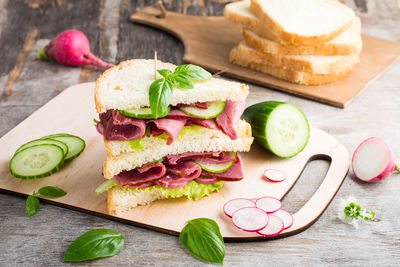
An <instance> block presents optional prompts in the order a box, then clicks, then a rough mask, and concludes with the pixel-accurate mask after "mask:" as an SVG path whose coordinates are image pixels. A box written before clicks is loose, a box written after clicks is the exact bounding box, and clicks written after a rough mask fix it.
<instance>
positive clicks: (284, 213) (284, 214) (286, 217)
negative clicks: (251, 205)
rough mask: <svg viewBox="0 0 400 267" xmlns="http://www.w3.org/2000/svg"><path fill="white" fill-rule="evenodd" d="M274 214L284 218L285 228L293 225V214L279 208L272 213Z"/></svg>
mask: <svg viewBox="0 0 400 267" xmlns="http://www.w3.org/2000/svg"><path fill="white" fill-rule="evenodd" d="M272 215H275V216H277V217H279V218H280V219H281V220H282V222H283V230H286V229H288V228H290V226H292V225H293V215H292V214H291V213H290V212H288V211H286V210H282V209H279V210H277V211H275V212H274V213H272Z"/></svg>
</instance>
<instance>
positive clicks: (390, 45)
mask: <svg viewBox="0 0 400 267" xmlns="http://www.w3.org/2000/svg"><path fill="white" fill-rule="evenodd" d="M159 14H160V10H159V9H156V8H153V7H147V8H145V9H143V10H141V11H139V12H137V13H136V14H133V15H132V16H131V17H130V19H131V21H132V22H135V23H141V24H145V25H149V26H152V27H155V28H159V29H162V30H165V31H167V32H169V33H171V34H173V35H175V36H177V37H178V38H180V39H181V40H182V42H183V44H184V46H185V55H184V57H183V60H184V61H185V62H188V63H193V64H196V65H200V66H202V67H204V68H206V69H208V70H210V71H212V72H219V71H224V72H223V73H222V75H224V76H228V77H232V78H236V79H239V80H242V81H245V82H250V83H254V84H258V85H261V86H265V87H270V88H273V89H276V90H280V91H283V92H287V93H291V94H294V95H298V96H302V97H305V98H309V99H312V100H315V101H319V102H322V103H325V104H329V105H332V106H336V107H340V108H344V107H346V106H347V105H349V104H350V103H351V102H352V101H353V100H354V99H355V98H356V97H357V96H358V95H360V94H361V93H362V92H363V91H364V90H365V89H366V88H367V87H368V86H370V85H371V84H372V83H373V82H374V81H375V80H376V79H378V78H379V77H380V75H381V74H382V73H383V72H384V71H385V70H386V69H387V68H389V67H390V66H391V65H392V64H393V63H394V62H396V60H397V59H398V58H399V56H400V43H397V42H391V41H386V40H382V39H379V38H375V37H372V36H367V35H363V36H362V39H363V49H362V52H361V55H360V63H359V64H358V65H356V66H355V67H354V69H353V70H352V72H351V73H349V74H348V75H347V76H345V77H344V78H342V79H340V80H338V81H336V82H334V83H332V84H328V85H321V86H305V85H298V84H293V83H289V82H286V81H284V80H280V79H277V78H274V77H272V76H269V75H266V74H263V73H261V72H257V71H254V70H251V69H247V68H243V67H239V66H236V65H233V64H231V63H230V62H229V52H230V50H231V49H232V48H233V47H234V46H235V45H237V44H238V43H239V41H240V40H242V39H243V38H242V33H241V31H242V30H241V26H239V25H237V24H234V23H232V22H230V21H228V20H226V19H225V18H224V17H204V16H189V15H183V14H179V13H174V12H167V15H166V17H165V18H159V17H158V16H157V15H159Z"/></svg>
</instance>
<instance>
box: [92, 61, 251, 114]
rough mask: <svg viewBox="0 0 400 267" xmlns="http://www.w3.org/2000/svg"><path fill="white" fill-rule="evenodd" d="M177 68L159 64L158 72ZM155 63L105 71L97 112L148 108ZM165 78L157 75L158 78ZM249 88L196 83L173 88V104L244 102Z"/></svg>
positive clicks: (214, 80) (219, 81) (97, 93)
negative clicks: (192, 86) (239, 100)
mask: <svg viewBox="0 0 400 267" xmlns="http://www.w3.org/2000/svg"><path fill="white" fill-rule="evenodd" d="M175 67H176V66H175V65H173V64H170V63H164V62H161V61H157V69H169V70H171V71H173V70H174V69H175ZM155 68H156V67H155V61H154V60H146V59H133V60H128V61H124V62H122V63H120V64H119V65H117V66H115V67H112V68H110V69H108V70H106V71H105V72H104V73H103V74H102V75H101V76H100V77H99V78H98V79H97V82H96V88H95V102H96V109H97V112H98V113H101V112H105V111H106V110H108V109H130V108H132V109H137V108H141V107H145V106H147V107H148V106H149V87H150V84H151V83H152V82H153V81H154V80H155V77H154V75H155ZM159 78H162V77H161V76H160V75H159V74H158V73H157V79H159ZM248 93H249V88H248V86H247V85H244V84H241V83H237V82H231V81H227V80H223V79H217V78H212V79H210V80H207V81H204V82H195V83H194V88H193V89H190V90H182V89H178V88H174V90H173V96H172V100H171V105H176V104H179V103H184V104H190V103H193V102H207V101H217V100H226V99H233V100H237V99H245V98H246V96H247V95H248Z"/></svg>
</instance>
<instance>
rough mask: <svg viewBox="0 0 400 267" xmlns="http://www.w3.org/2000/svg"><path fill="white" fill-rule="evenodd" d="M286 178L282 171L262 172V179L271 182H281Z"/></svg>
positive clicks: (269, 170)
mask: <svg viewBox="0 0 400 267" xmlns="http://www.w3.org/2000/svg"><path fill="white" fill-rule="evenodd" d="M286 178H287V175H286V173H285V172H284V171H281V170H277V169H266V170H265V171H264V179H266V180H268V181H271V182H282V181H283V180H285V179H286Z"/></svg>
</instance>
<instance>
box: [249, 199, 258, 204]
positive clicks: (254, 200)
mask: <svg viewBox="0 0 400 267" xmlns="http://www.w3.org/2000/svg"><path fill="white" fill-rule="evenodd" d="M257 199H258V198H250V200H251V201H253V202H254V203H256V201H257Z"/></svg>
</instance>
